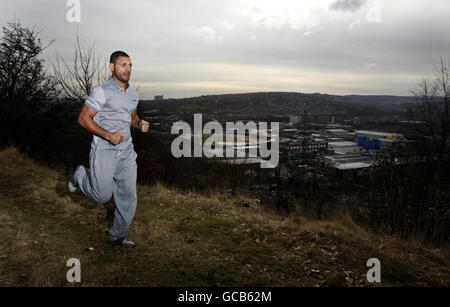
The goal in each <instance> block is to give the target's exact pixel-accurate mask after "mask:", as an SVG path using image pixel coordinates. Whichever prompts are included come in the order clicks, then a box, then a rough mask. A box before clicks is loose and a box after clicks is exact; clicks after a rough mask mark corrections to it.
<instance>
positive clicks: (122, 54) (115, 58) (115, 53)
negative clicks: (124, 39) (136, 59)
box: [109, 51, 130, 64]
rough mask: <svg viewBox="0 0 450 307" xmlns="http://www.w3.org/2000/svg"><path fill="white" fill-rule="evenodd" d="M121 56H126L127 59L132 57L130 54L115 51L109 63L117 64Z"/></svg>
mask: <svg viewBox="0 0 450 307" xmlns="http://www.w3.org/2000/svg"><path fill="white" fill-rule="evenodd" d="M121 56H125V57H127V58H129V57H130V56H129V55H128V54H126V53H125V52H123V51H114V52H113V53H111V57H110V58H109V63H113V64H115V63H116V61H117V59H118V58H119V57H121Z"/></svg>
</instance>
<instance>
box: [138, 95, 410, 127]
mask: <svg viewBox="0 0 450 307" xmlns="http://www.w3.org/2000/svg"><path fill="white" fill-rule="evenodd" d="M412 102H414V98H413V97H401V96H360V95H351V96H338V95H327V94H318V93H315V94H303V93H285V92H268V93H244V94H227V95H207V96H200V97H192V98H183V99H166V100H163V101H141V106H140V107H141V108H142V111H147V110H159V111H161V112H163V113H164V114H177V113H178V112H180V111H182V112H183V111H187V112H201V113H205V114H213V113H215V112H219V110H220V113H229V112H231V113H233V112H238V113H239V114H246V115H256V116H271V115H282V116H289V115H291V114H303V113H304V112H305V111H306V112H308V113H312V114H319V113H322V114H327V113H328V114H333V115H335V116H336V117H337V118H338V119H341V120H342V119H350V118H352V117H354V116H363V117H364V116H405V115H406V112H405V110H406V109H405V106H406V105H407V104H409V103H412Z"/></svg>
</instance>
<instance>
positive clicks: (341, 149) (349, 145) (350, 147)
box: [328, 141, 366, 155]
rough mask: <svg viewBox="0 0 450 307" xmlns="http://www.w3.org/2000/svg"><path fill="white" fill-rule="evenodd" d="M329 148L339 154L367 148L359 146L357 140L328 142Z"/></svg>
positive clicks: (360, 151) (361, 150) (362, 150)
mask: <svg viewBox="0 0 450 307" xmlns="http://www.w3.org/2000/svg"><path fill="white" fill-rule="evenodd" d="M328 149H329V150H331V151H334V153H335V154H337V155H346V154H354V153H362V152H365V151H366V149H364V148H363V147H361V146H359V145H358V144H357V143H356V142H349V141H346V142H328Z"/></svg>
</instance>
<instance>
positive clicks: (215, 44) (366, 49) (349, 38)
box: [0, 0, 450, 99]
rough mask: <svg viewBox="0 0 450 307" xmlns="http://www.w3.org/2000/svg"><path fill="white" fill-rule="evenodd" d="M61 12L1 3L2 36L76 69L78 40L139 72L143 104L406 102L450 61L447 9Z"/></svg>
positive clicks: (238, 7)
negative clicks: (299, 97)
mask: <svg viewBox="0 0 450 307" xmlns="http://www.w3.org/2000/svg"><path fill="white" fill-rule="evenodd" d="M66 2H67V1H66V0H39V1H31V0H27V1H25V0H15V1H8V2H4V3H2V9H1V11H0V22H1V24H2V25H4V24H6V23H7V22H9V21H12V20H13V19H14V16H15V17H16V18H18V19H20V21H21V23H22V24H23V25H27V26H33V25H36V27H37V28H38V29H41V30H42V32H41V37H42V38H43V40H44V42H48V41H49V40H51V39H55V42H54V43H53V44H52V46H51V47H50V48H49V49H48V50H47V51H46V52H45V54H44V57H45V58H46V59H48V60H49V61H52V60H54V55H55V50H58V52H60V53H61V54H62V55H63V56H64V57H65V58H66V59H67V60H70V59H71V57H72V52H73V51H72V49H73V46H74V38H75V33H76V29H77V27H78V29H79V32H80V33H81V34H82V43H83V44H85V45H86V46H88V45H89V44H91V43H92V42H93V41H95V46H96V49H97V51H98V52H99V53H100V54H102V55H104V58H105V62H106V61H108V60H109V55H110V54H111V52H113V51H115V50H123V51H126V52H127V53H128V54H129V55H130V56H131V59H132V62H133V65H134V67H133V75H132V79H133V80H134V81H136V82H137V83H138V84H140V90H139V92H140V95H141V98H143V99H152V98H153V96H154V95H164V97H165V98H170V97H173V98H182V97H192V96H199V95H208V94H225V93H244V92H260V91H289V92H302V93H314V92H319V93H328V94H338V95H344V94H364V95H365V94H377V95H378V94H390V95H410V91H411V89H413V88H414V87H415V86H416V84H417V83H418V82H419V81H420V80H421V78H422V77H424V76H428V75H430V74H431V73H432V69H433V66H435V65H436V64H438V62H439V59H440V56H441V55H443V56H445V57H449V56H450V36H449V34H448V31H449V29H450V18H449V17H448V13H449V12H450V1H448V0H427V1H425V0H395V1H388V0H221V1H219V0H177V1H175V0H135V1H117V0H108V1H106V0H95V1H94V0H90V1H87V0H80V3H81V10H80V12H81V20H80V22H79V23H77V22H73V23H70V22H68V20H67V16H66V15H67V13H68V11H69V10H70V7H69V6H67V3H66Z"/></svg>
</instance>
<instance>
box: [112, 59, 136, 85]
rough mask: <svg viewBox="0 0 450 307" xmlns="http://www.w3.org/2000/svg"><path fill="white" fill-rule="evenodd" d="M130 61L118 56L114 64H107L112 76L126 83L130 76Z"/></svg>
mask: <svg viewBox="0 0 450 307" xmlns="http://www.w3.org/2000/svg"><path fill="white" fill-rule="evenodd" d="M131 66H132V64H131V59H130V58H129V57H125V56H120V57H119V58H118V59H117V60H116V62H115V63H109V67H110V68H111V72H112V74H113V76H115V77H116V78H117V79H119V80H120V81H122V82H128V80H130V76H131Z"/></svg>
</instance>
